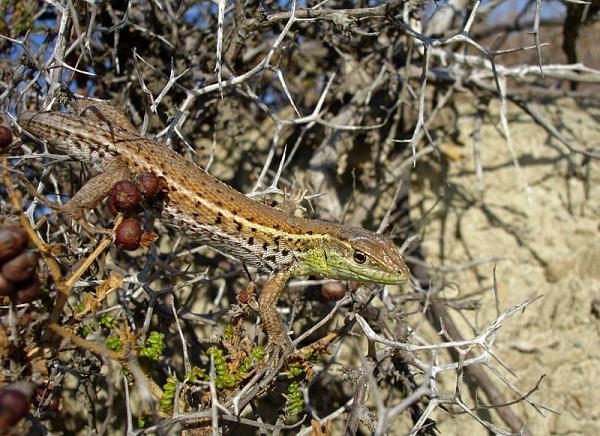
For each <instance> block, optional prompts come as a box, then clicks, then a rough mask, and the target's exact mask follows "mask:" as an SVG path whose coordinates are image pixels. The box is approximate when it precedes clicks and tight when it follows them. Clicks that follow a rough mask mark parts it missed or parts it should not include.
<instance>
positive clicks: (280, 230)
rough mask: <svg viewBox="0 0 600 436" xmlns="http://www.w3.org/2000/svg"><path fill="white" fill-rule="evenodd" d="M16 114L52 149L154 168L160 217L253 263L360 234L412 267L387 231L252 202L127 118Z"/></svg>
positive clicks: (288, 258) (371, 247)
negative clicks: (159, 191) (296, 214)
mask: <svg viewBox="0 0 600 436" xmlns="http://www.w3.org/2000/svg"><path fill="white" fill-rule="evenodd" d="M19 120H20V122H21V124H22V125H23V127H25V128H26V129H27V130H28V131H30V132H31V133H33V134H34V135H36V136H38V137H40V138H43V139H44V140H46V141H47V142H48V144H49V145H51V146H52V147H53V148H55V149H57V150H58V151H60V152H62V153H65V154H67V155H69V156H71V157H73V158H74V159H77V160H80V161H84V162H89V163H91V165H92V166H93V167H94V168H95V169H96V170H98V171H102V170H103V169H104V168H105V167H106V166H107V163H108V162H110V161H111V160H114V159H119V160H121V161H123V162H124V163H125V164H126V166H127V167H128V168H129V171H130V172H131V173H132V174H134V175H135V174H138V173H142V172H151V173H154V174H156V175H157V176H158V177H159V178H160V180H161V188H162V190H163V192H164V195H163V197H162V204H161V205H159V207H157V213H158V214H159V216H160V218H161V220H162V221H163V222H165V223H166V224H167V225H169V226H171V227H173V228H176V229H178V230H180V231H181V232H183V233H184V234H186V235H187V236H189V237H191V238H193V239H194V240H197V241H199V242H201V243H204V244H207V245H210V246H212V247H214V248H216V249H218V250H220V251H223V252H225V253H228V254H230V255H232V256H234V257H236V258H238V259H240V260H242V261H243V262H245V263H248V264H250V265H254V266H258V267H261V268H262V269H265V270H268V271H278V270H282V269H294V268H295V267H296V266H297V265H298V263H299V262H301V261H302V259H303V256H304V255H305V254H306V253H307V252H308V251H309V250H310V249H313V250H314V249H318V248H319V247H320V246H322V245H326V244H328V243H329V242H330V241H331V240H341V241H352V240H355V244H356V243H358V244H359V245H360V246H361V249H362V250H363V251H365V252H366V253H368V254H371V255H373V256H380V257H381V256H384V257H388V258H389V259H388V260H389V262H391V263H395V264H396V265H397V267H398V268H399V270H401V271H402V272H406V273H407V270H406V266H405V265H404V262H403V261H402V259H401V257H400V255H399V253H398V252H397V249H396V248H395V246H393V244H391V243H390V241H389V240H387V239H386V238H384V237H382V236H380V235H377V234H374V233H372V232H368V231H366V230H364V229H361V228H356V227H349V226H342V225H338V224H334V223H328V222H324V221H319V220H309V219H304V218H298V217H293V216H289V215H287V214H286V213H284V212H282V211H280V210H278V209H275V208H273V207H270V206H268V205H266V204H263V203H259V202H256V201H253V200H251V199H249V198H248V197H246V196H245V195H243V194H241V193H240V192H238V191H236V190H235V189H233V188H231V187H230V186H228V185H226V184H224V183H222V182H220V181H219V180H217V179H215V178H214V177H212V176H210V175H209V174H208V173H207V172H206V171H204V170H203V169H202V168H200V167H199V166H197V165H195V164H194V163H193V162H190V161H189V160H187V159H185V158H184V157H182V156H180V155H179V154H177V153H175V152H174V151H173V150H171V149H169V148H167V147H166V146H164V145H162V144H160V143H158V142H156V141H153V140H151V139H147V138H144V137H141V136H140V135H139V134H137V133H136V132H135V130H134V129H133V127H131V125H130V124H126V125H124V124H123V123H120V125H116V124H115V123H111V122H109V121H108V120H101V119H95V120H90V119H88V118H85V117H80V116H77V115H74V114H67V113H60V112H43V113H25V114H22V115H21V116H20V117H19ZM90 124H92V125H91V126H90ZM390 244H391V245H390ZM301 270H302V271H299V272H304V273H306V272H307V271H306V268H304V269H301ZM308 272H312V271H308Z"/></svg>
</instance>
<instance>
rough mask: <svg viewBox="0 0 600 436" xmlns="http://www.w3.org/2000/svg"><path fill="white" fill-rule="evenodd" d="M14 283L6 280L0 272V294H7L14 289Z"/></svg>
mask: <svg viewBox="0 0 600 436" xmlns="http://www.w3.org/2000/svg"><path fill="white" fill-rule="evenodd" d="M14 289H15V285H13V284H12V283H11V282H9V281H8V280H6V277H4V276H3V275H2V274H0V295H8V294H10V293H11V292H12V291H14Z"/></svg>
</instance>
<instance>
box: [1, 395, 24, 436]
mask: <svg viewBox="0 0 600 436" xmlns="http://www.w3.org/2000/svg"><path fill="white" fill-rule="evenodd" d="M29 391H30V389H29ZM30 402H31V394H30V392H27V389H19V388H18V387H7V388H5V389H3V390H2V391H0V431H1V432H4V431H6V430H8V429H10V428H11V427H12V426H14V425H15V424H16V423H17V422H19V421H20V420H21V419H22V418H24V417H25V415H27V412H28V411H29V406H30Z"/></svg>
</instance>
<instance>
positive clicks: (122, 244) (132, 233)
mask: <svg viewBox="0 0 600 436" xmlns="http://www.w3.org/2000/svg"><path fill="white" fill-rule="evenodd" d="M141 239H142V226H141V225H140V222H139V221H138V220H136V219H135V218H127V219H124V220H123V222H122V223H121V224H119V227H117V230H115V243H116V244H117V247H119V248H122V249H124V250H136V249H137V248H138V247H139V246H140V241H141Z"/></svg>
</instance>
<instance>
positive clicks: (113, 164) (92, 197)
mask: <svg viewBox="0 0 600 436" xmlns="http://www.w3.org/2000/svg"><path fill="white" fill-rule="evenodd" d="M127 178H129V169H128V168H127V165H126V164H125V163H124V162H122V161H121V160H120V159H118V158H113V159H112V160H111V161H110V162H108V163H107V164H106V165H104V168H103V172H102V173H100V174H98V175H96V176H94V177H92V178H91V179H89V180H88V181H87V182H86V183H85V184H84V185H83V186H82V187H81V188H80V189H79V191H77V193H76V194H75V195H74V196H73V198H71V200H70V201H69V202H68V203H67V204H65V205H64V206H63V207H62V208H61V210H60V212H61V213H64V214H66V215H67V216H69V217H70V218H72V219H74V220H76V221H78V222H79V223H81V224H82V225H83V227H84V228H86V230H88V231H90V229H89V228H88V225H87V223H86V222H85V220H84V214H85V210H86V209H92V208H94V207H96V206H97V205H98V204H99V203H100V202H101V201H102V200H103V199H104V198H105V197H106V196H107V195H108V194H109V193H110V190H111V189H112V187H113V186H114V185H115V183H117V182H119V181H121V180H123V179H127ZM92 228H93V227H92ZM94 232H96V233H97V231H96V230H94V231H93V232H92V233H94Z"/></svg>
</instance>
